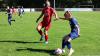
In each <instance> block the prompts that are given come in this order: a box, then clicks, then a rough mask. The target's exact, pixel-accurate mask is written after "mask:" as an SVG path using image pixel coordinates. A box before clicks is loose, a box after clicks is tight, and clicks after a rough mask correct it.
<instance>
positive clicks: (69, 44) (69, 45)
mask: <svg viewBox="0 0 100 56" xmlns="http://www.w3.org/2000/svg"><path fill="white" fill-rule="evenodd" d="M66 44H67V48H68V49H70V48H72V46H71V43H70V42H68V41H67V42H66Z"/></svg>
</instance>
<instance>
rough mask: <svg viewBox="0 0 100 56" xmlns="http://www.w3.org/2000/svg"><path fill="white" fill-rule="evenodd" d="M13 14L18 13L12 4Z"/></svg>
mask: <svg viewBox="0 0 100 56" xmlns="http://www.w3.org/2000/svg"><path fill="white" fill-rule="evenodd" d="M11 9H12V14H16V8H14V7H13V6H12V8H11Z"/></svg>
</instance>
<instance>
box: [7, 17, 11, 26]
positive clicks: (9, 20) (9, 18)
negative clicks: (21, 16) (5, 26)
mask: <svg viewBox="0 0 100 56" xmlns="http://www.w3.org/2000/svg"><path fill="white" fill-rule="evenodd" d="M8 23H9V25H11V17H10V16H8Z"/></svg>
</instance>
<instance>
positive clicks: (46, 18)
mask: <svg viewBox="0 0 100 56" xmlns="http://www.w3.org/2000/svg"><path fill="white" fill-rule="evenodd" d="M53 15H55V18H56V19H58V16H57V14H56V11H55V10H54V9H53V8H52V7H50V2H49V1H46V3H45V7H44V8H43V10H42V13H41V15H40V16H39V18H38V19H37V20H36V22H38V21H39V19H40V18H41V17H43V21H42V22H40V23H39V24H38V26H37V31H38V32H39V34H40V35H41V38H40V41H42V39H43V37H45V43H46V44H47V43H48V30H49V29H50V26H51V18H52V16H53ZM42 28H44V33H43V32H42V30H41V29H42Z"/></svg>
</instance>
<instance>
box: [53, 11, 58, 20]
mask: <svg viewBox="0 0 100 56" xmlns="http://www.w3.org/2000/svg"><path fill="white" fill-rule="evenodd" d="M54 15H55V18H56V19H55V20H58V19H59V17H58V15H57V12H56V11H55V10H54Z"/></svg>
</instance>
